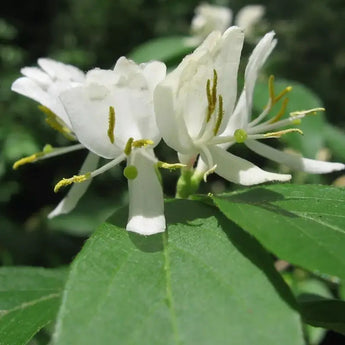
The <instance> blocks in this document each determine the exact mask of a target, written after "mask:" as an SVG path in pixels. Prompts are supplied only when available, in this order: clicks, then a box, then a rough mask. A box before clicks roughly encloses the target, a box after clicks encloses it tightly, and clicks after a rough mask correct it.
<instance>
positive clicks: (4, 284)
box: [0, 267, 67, 345]
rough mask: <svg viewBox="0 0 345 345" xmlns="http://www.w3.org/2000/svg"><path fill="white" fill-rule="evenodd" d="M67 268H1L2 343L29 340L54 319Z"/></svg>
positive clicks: (3, 344)
mask: <svg viewBox="0 0 345 345" xmlns="http://www.w3.org/2000/svg"><path fill="white" fill-rule="evenodd" d="M66 273H67V272H66V270H55V269H44V268H34V267H15V268H14V267H13V268H12V267H2V268H0V344H1V345H22V344H26V343H27V342H28V341H29V340H30V339H31V338H32V337H33V336H34V335H35V334H36V333H37V332H38V331H39V330H40V329H41V328H42V327H44V326H46V325H47V324H49V323H50V322H51V321H52V320H54V319H55V317H56V313H57V311H58V308H59V304H60V299H61V291H62V288H63V285H64V282H65V277H66Z"/></svg>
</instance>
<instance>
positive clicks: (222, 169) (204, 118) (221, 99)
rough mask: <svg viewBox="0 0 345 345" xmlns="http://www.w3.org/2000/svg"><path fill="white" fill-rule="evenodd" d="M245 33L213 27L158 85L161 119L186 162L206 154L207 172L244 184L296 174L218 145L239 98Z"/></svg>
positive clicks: (168, 139)
mask: <svg viewBox="0 0 345 345" xmlns="http://www.w3.org/2000/svg"><path fill="white" fill-rule="evenodd" d="M243 39H244V34H243V30H241V29H240V28H238V27H231V28H229V29H228V30H227V31H226V32H225V33H224V34H223V35H221V33H220V32H213V33H211V34H210V35H209V36H208V38H207V39H206V40H205V41H204V42H203V43H202V44H201V46H199V47H198V48H197V49H196V50H195V51H194V52H193V53H192V54H191V55H189V56H187V57H185V58H184V60H183V61H182V62H181V64H180V65H179V66H178V67H177V68H176V69H175V70H174V71H173V72H171V73H170V74H169V75H168V76H167V78H166V79H165V80H164V81H163V82H162V83H160V84H159V85H158V86H157V88H156V90H155V94H154V100H155V110H156V116H157V124H158V126H159V129H160V131H161V134H162V137H163V139H164V140H165V142H166V143H167V144H168V145H169V146H170V147H172V148H173V149H175V150H176V151H177V152H178V153H179V156H180V160H181V162H182V163H184V164H187V165H189V166H190V167H192V166H193V163H194V161H195V159H196V158H197V156H198V155H199V154H200V155H201V157H202V159H203V161H204V162H205V163H206V166H207V171H206V172H205V173H204V176H205V177H206V176H207V174H209V173H211V172H216V173H217V174H218V175H220V176H222V177H224V178H225V179H227V180H229V181H231V182H235V183H239V184H243V185H252V184H256V183H262V182H266V181H287V180H289V179H290V178H291V176H290V175H284V174H276V173H271V172H266V171H264V170H262V169H260V168H259V167H257V166H255V165H254V164H252V163H250V162H248V161H246V160H244V159H242V158H239V157H236V156H234V155H233V154H231V153H230V152H226V150H224V149H222V148H221V147H219V145H218V144H219V140H222V134H223V132H224V130H225V129H226V128H227V125H228V122H229V120H230V116H231V115H232V112H233V109H234V105H235V102H236V93H237V71H238V65H239V61H240V56H241V50H242V45H243Z"/></svg>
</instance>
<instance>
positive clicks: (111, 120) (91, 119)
mask: <svg viewBox="0 0 345 345" xmlns="http://www.w3.org/2000/svg"><path fill="white" fill-rule="evenodd" d="M165 72H166V68H165V65H164V64H163V63H161V62H155V61H154V62H150V63H147V64H142V65H136V64H135V63H134V62H132V61H130V60H127V59H126V58H124V57H122V58H120V59H119V60H118V61H117V63H116V65H115V68H114V70H101V69H94V70H91V71H90V72H88V73H87V75H86V81H85V83H84V84H83V85H82V86H78V87H75V88H73V89H70V90H68V91H65V92H63V93H62V94H61V95H60V99H61V101H62V103H63V104H64V107H65V109H66V111H67V114H68V116H69V119H70V121H71V124H72V128H73V131H74V133H75V134H76V136H77V137H78V139H79V141H80V142H81V143H82V144H83V145H85V147H87V148H88V149H89V150H90V151H92V152H94V153H95V154H97V155H98V156H101V157H104V158H107V159H111V161H110V162H108V163H107V164H106V165H104V166H103V167H101V168H99V169H97V170H94V171H92V172H89V173H87V174H84V175H81V176H74V177H72V178H70V179H64V180H62V181H60V182H59V183H58V184H57V186H56V189H59V188H60V187H61V186H63V185H67V184H70V183H73V182H83V181H86V180H88V179H90V178H92V177H95V176H97V175H98V174H100V173H102V172H104V171H106V170H108V169H110V168H111V167H113V166H115V165H117V164H119V163H120V162H121V161H123V160H125V159H127V167H126V168H125V170H124V175H125V176H126V177H127V178H128V184H129V199H130V200H129V205H130V206H129V221H128V224H127V227H126V228H127V230H129V231H134V232H138V233H140V234H144V235H149V234H154V233H157V232H162V231H164V230H165V218H164V215H163V193H162V188H161V185H160V182H159V179H158V177H157V175H156V166H157V163H158V162H157V159H156V157H155V155H154V153H153V148H154V147H155V146H156V145H157V144H158V143H159V141H160V139H161V136H160V133H159V131H158V128H157V125H156V122H155V115H154V109H153V99H152V98H153V90H154V88H155V87H156V85H157V83H158V82H160V81H162V80H163V79H164V77H165Z"/></svg>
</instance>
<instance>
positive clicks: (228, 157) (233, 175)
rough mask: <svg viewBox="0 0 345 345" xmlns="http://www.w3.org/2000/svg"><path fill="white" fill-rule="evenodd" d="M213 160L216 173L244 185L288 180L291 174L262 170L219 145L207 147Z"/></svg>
mask: <svg viewBox="0 0 345 345" xmlns="http://www.w3.org/2000/svg"><path fill="white" fill-rule="evenodd" d="M209 150H210V152H211V154H212V158H213V162H214V163H215V164H217V167H216V171H215V172H216V174H218V175H220V176H222V177H223V178H225V179H226V180H228V181H230V182H234V183H238V184H241V185H244V186H250V185H254V184H258V183H264V182H269V181H282V182H284V181H289V180H290V179H291V175H285V174H275V173H271V172H267V171H264V170H262V169H260V168H259V167H257V166H256V165H254V164H252V163H251V162H248V161H247V160H245V159H242V158H239V157H237V156H234V155H233V154H231V153H230V152H227V151H225V150H223V149H221V148H219V147H216V146H213V147H210V148H209Z"/></svg>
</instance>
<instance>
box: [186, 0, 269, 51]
mask: <svg viewBox="0 0 345 345" xmlns="http://www.w3.org/2000/svg"><path fill="white" fill-rule="evenodd" d="M264 13H265V8H264V6H261V5H248V6H244V7H243V8H241V9H240V11H239V12H238V13H237V15H236V18H235V25H237V26H239V27H240V28H242V29H244V30H245V33H246V38H247V37H249V38H250V37H252V36H253V27H254V25H256V24H257V23H258V22H259V21H260V19H261V18H262V16H263V15H264ZM232 18H233V13H232V10H231V9H230V8H228V7H225V6H218V5H210V4H208V3H202V4H200V5H199V6H197V7H196V9H195V15H194V17H193V18H192V22H191V33H192V37H190V38H189V39H188V40H187V44H189V45H191V46H193V45H198V44H200V43H201V42H202V41H203V40H204V39H205V38H206V37H207V36H208V35H209V34H210V33H211V32H212V31H220V32H221V33H223V32H225V30H226V29H227V28H229V26H230V25H231V22H232Z"/></svg>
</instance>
